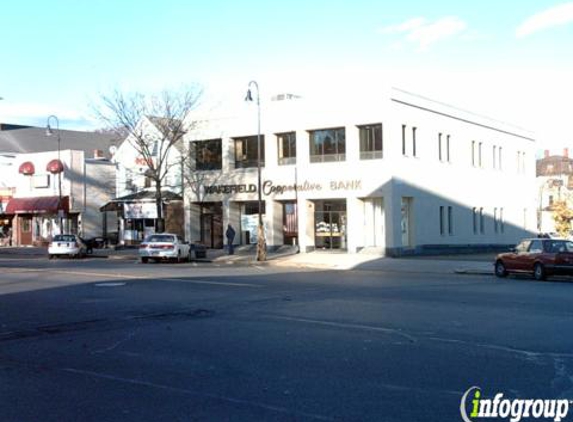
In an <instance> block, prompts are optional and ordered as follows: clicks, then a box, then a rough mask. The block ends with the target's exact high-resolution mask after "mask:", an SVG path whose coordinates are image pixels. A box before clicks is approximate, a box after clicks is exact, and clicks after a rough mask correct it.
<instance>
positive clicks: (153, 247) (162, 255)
mask: <svg viewBox="0 0 573 422" xmlns="http://www.w3.org/2000/svg"><path fill="white" fill-rule="evenodd" d="M139 256H140V257H141V262H142V263H144V264H145V263H147V262H148V261H149V260H150V259H153V260H155V261H159V260H163V259H168V260H176V261H177V262H182V261H189V260H190V259H191V247H190V246H189V243H188V242H185V241H184V240H183V238H181V236H178V235H176V234H173V233H155V234H151V235H149V236H147V237H146V238H145V239H144V240H143V242H142V243H141V245H139Z"/></svg>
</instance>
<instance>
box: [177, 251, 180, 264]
mask: <svg viewBox="0 0 573 422" xmlns="http://www.w3.org/2000/svg"><path fill="white" fill-rule="evenodd" d="M177 263H178V264H181V251H179V252H177Z"/></svg>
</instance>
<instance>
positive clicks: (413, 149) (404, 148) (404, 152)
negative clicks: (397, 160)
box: [402, 125, 418, 157]
mask: <svg viewBox="0 0 573 422" xmlns="http://www.w3.org/2000/svg"><path fill="white" fill-rule="evenodd" d="M417 132H418V128H417V127H415V126H414V127H412V131H411V134H412V135H411V138H410V141H411V142H410V148H411V149H410V151H411V155H412V157H417V156H418V151H417V139H416V135H417ZM407 138H408V127H407V126H406V125H402V155H404V156H407V155H408V139H407Z"/></svg>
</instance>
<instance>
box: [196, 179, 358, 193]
mask: <svg viewBox="0 0 573 422" xmlns="http://www.w3.org/2000/svg"><path fill="white" fill-rule="evenodd" d="M204 189H205V194H206V195H213V194H233V193H256V192H257V185H255V184H253V183H251V184H237V185H212V186H204ZM361 189H362V180H357V179H355V180H331V181H329V182H327V183H315V182H309V181H308V180H305V181H304V182H302V183H297V184H291V185H280V184H275V183H273V181H272V180H266V181H264V182H263V184H262V186H261V190H262V194H263V195H282V194H284V193H289V192H321V191H323V190H331V191H356V190H361Z"/></svg>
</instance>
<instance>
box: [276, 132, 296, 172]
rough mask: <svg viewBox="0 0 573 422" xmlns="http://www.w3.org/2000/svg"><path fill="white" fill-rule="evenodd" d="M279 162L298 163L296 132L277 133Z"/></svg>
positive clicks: (282, 163) (284, 163)
mask: <svg viewBox="0 0 573 422" xmlns="http://www.w3.org/2000/svg"><path fill="white" fill-rule="evenodd" d="M277 150H278V164H279V165H287V164H296V132H287V133H279V134H277Z"/></svg>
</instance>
